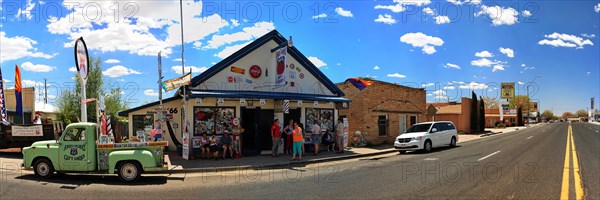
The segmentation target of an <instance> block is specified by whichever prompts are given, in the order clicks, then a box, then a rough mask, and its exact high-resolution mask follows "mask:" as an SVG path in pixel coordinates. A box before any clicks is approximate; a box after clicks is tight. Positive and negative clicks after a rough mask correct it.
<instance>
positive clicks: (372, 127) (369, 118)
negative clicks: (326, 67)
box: [338, 81, 427, 144]
mask: <svg viewBox="0 0 600 200" xmlns="http://www.w3.org/2000/svg"><path fill="white" fill-rule="evenodd" d="M338 87H339V88H340V89H341V90H342V91H344V93H345V94H346V95H345V96H344V97H345V98H348V99H350V100H352V102H351V103H350V109H347V110H340V115H345V116H347V117H348V123H349V126H350V127H349V133H350V139H352V138H353V136H354V132H356V131H361V133H366V134H367V135H366V139H367V141H368V143H371V144H381V143H383V142H387V143H388V144H391V143H393V141H394V139H395V138H396V136H398V135H399V134H400V116H401V115H403V116H406V128H408V127H409V123H410V116H416V117H417V123H418V122H423V121H426V120H427V118H426V116H425V108H426V107H425V106H426V104H425V98H426V96H425V95H426V94H425V90H423V89H418V88H410V87H405V86H400V85H396V84H391V83H386V82H380V81H374V83H373V84H371V85H370V86H369V87H367V88H366V89H364V90H363V91H360V90H358V89H357V88H356V87H354V86H353V85H352V84H351V83H349V82H346V83H342V84H338ZM375 108H377V110H380V111H373V110H374V109H375ZM400 111H410V112H400ZM379 115H385V116H387V119H388V128H387V129H388V131H387V133H388V134H387V135H385V136H379V127H378V123H377V120H378V116H379Z"/></svg>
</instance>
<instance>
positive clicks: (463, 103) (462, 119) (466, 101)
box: [427, 97, 472, 133]
mask: <svg viewBox="0 0 600 200" xmlns="http://www.w3.org/2000/svg"><path fill="white" fill-rule="evenodd" d="M429 105H433V106H434V107H435V108H436V109H437V110H438V111H437V113H436V115H435V118H434V117H431V116H429V117H428V120H429V121H434V119H435V121H451V122H452V123H454V125H455V126H456V130H457V131H458V132H465V133H471V107H472V106H471V99H470V98H466V97H462V98H461V100H460V102H442V103H428V104H427V106H428V107H429Z"/></svg>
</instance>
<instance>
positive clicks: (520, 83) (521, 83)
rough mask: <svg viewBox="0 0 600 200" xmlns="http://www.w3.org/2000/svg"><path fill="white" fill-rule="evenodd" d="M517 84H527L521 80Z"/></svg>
mask: <svg viewBox="0 0 600 200" xmlns="http://www.w3.org/2000/svg"><path fill="white" fill-rule="evenodd" d="M517 84H519V85H523V84H525V83H523V82H521V81H519V82H517Z"/></svg>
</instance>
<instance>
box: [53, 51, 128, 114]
mask: <svg viewBox="0 0 600 200" xmlns="http://www.w3.org/2000/svg"><path fill="white" fill-rule="evenodd" d="M75 80H76V81H75V82H76V84H75V89H74V90H69V89H67V90H64V91H63V93H62V94H61V96H59V98H58V107H59V109H60V113H59V114H58V118H59V119H60V120H61V121H63V122H66V123H72V122H78V121H80V119H79V117H80V115H81V103H80V102H81V101H80V100H81V81H79V77H78V75H75ZM108 85H110V84H108ZM103 86H104V82H103V80H102V59H100V58H92V57H90V71H89V74H88V80H87V83H86V90H85V91H86V98H88V99H89V98H96V99H98V97H100V96H104V105H105V106H106V112H107V113H108V114H109V115H110V116H111V119H117V112H119V111H121V110H125V109H127V105H126V104H125V102H123V101H122V100H121V90H120V89H119V88H114V89H111V90H110V92H109V93H108V94H107V93H106V92H105V91H104V90H103V89H102V88H103ZM96 103H97V102H90V103H88V104H87V116H88V121H89V122H93V121H95V120H96V117H95V116H96V109H95V108H96Z"/></svg>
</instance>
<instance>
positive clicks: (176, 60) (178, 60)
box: [171, 58, 182, 62]
mask: <svg viewBox="0 0 600 200" xmlns="http://www.w3.org/2000/svg"><path fill="white" fill-rule="evenodd" d="M181 60H182V59H181V58H174V59H173V60H171V61H173V62H181Z"/></svg>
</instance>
